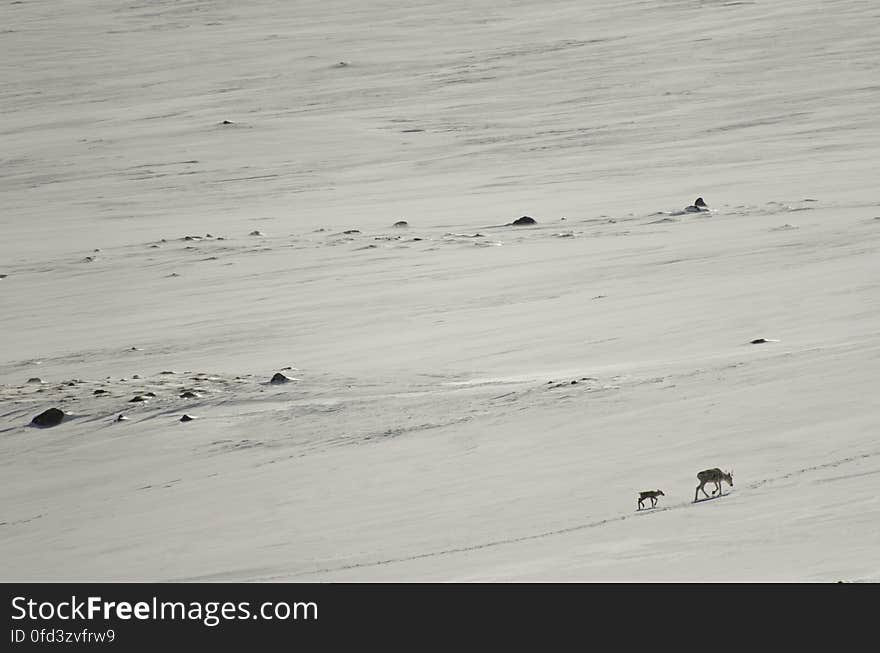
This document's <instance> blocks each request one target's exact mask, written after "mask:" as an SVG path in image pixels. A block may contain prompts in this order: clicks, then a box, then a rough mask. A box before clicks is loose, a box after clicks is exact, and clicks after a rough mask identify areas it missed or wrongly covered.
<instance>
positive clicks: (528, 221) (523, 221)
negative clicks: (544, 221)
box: [510, 215, 538, 227]
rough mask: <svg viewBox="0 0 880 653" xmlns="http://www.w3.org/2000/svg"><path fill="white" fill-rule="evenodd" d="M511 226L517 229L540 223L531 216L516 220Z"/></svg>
mask: <svg viewBox="0 0 880 653" xmlns="http://www.w3.org/2000/svg"><path fill="white" fill-rule="evenodd" d="M510 224H512V225H514V226H515V227H520V226H523V225H527V224H538V221H537V220H535V219H534V218H530V217H529V216H527V215H524V216H523V217H521V218H517V219H516V220H514V221H513V222H511V223H510Z"/></svg>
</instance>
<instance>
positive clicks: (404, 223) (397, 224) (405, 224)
mask: <svg viewBox="0 0 880 653" xmlns="http://www.w3.org/2000/svg"><path fill="white" fill-rule="evenodd" d="M391 226H392V227H396V228H398V229H402V228H403V227H408V226H409V223H408V222H407V221H406V220H399V221H397V222H395V223H394V224H393V225H391Z"/></svg>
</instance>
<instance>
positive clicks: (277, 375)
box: [269, 372, 290, 385]
mask: <svg viewBox="0 0 880 653" xmlns="http://www.w3.org/2000/svg"><path fill="white" fill-rule="evenodd" d="M289 381H290V379H289V378H288V377H286V376H284V375H283V374H282V373H281V372H275V376H273V377H272V379H271V380H270V381H269V383H272V384H273V385H277V384H279V383H287V382H289Z"/></svg>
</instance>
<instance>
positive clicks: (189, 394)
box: [180, 390, 199, 399]
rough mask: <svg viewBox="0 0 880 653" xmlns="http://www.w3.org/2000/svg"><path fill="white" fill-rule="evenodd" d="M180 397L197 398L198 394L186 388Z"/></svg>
mask: <svg viewBox="0 0 880 653" xmlns="http://www.w3.org/2000/svg"><path fill="white" fill-rule="evenodd" d="M180 398H181V399H198V398H199V395H197V394H196V393H195V392H191V391H190V390H187V391H186V392H184V393H183V394H181V395H180Z"/></svg>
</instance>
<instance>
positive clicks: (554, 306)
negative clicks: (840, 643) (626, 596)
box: [0, 0, 880, 581]
mask: <svg viewBox="0 0 880 653" xmlns="http://www.w3.org/2000/svg"><path fill="white" fill-rule="evenodd" d="M0 78H2V80H3V83H2V85H0V117H2V123H0V143H2V149H0V206H2V210H0V227H2V238H0V275H5V276H3V277H2V278H0V334H2V336H0V579H2V580H5V581H13V580H22V581H42V580H255V581H279V580H285V581H287V580H295V581H298V580H303V581H314V580H318V581H340V580H357V581H361V580H383V581H384V580H406V581H410V580H442V581H447V580H453V581H462V580H464V581H472V580H481V581H486V580H488V581H508V580H528V581H541V580H563V581H569V580H586V581H605V580H615V581H645V580H648V581H654V580H699V581H705V580H725V581H742V580H772V581H776V580H795V581H833V580H872V581H878V580H880V553H878V552H880V492H878V491H880V430H878V418H880V399H878V396H877V392H876V387H875V386H876V379H877V376H878V373H880V275H878V269H880V268H878V264H877V261H878V250H880V187H878V185H877V169H878V160H880V8H878V6H877V4H876V3H874V2H870V1H864V2H858V1H855V0H850V1H843V0H838V1H831V0H829V1H824V2H820V1H814V0H810V1H806V0H774V1H770V0H763V1H761V0H759V1H757V2H720V1H719V2H713V1H709V0H702V1H700V0H679V1H673V0H651V1H629V2H621V1H610V0H609V1H608V2H583V1H580V2H575V1H573V0H559V1H552V2H546V1H545V2H538V1H537V0H516V1H509V2H488V1H473V0H471V1H469V2H464V1H457V0H456V1H450V2H444V3H437V2H430V3H429V2H407V3H392V2H378V1H371V2H362V3H355V2H350V1H341V0H335V1H328V0H321V1H318V0H297V1H296V2H283V1H281V0H266V1H262V2H248V3H239V2H232V1H231V0H229V1H226V0H211V1H207V0H189V1H183V0H180V1H171V0H166V1H164V2H162V1H150V2H147V1H140V2H138V1H133V2H131V3H118V2H112V1H110V0H100V1H98V0H71V1H70V2H64V3H59V2H52V1H50V0H25V1H23V2H5V3H4V5H3V6H2V8H0ZM223 121H228V124H224V123H223ZM697 196H702V197H703V198H704V199H705V200H706V203H707V204H708V205H709V208H710V211H709V212H702V213H684V212H683V211H682V210H681V209H682V208H683V207H684V206H685V205H687V204H691V203H692V202H693V201H694V199H695V198H696V197H697ZM522 215H529V216H532V217H534V218H535V219H536V220H537V225H535V226H526V227H512V226H503V225H506V224H507V223H510V222H511V221H512V220H513V219H515V218H518V217H520V216H522ZM399 220H406V221H407V222H408V223H409V226H408V227H404V228H395V227H392V224H393V223H395V222H397V221H399ZM345 232H350V233H345ZM208 234H210V237H209V236H208ZM187 236H189V238H188V239H187ZM756 338H766V339H768V340H770V342H766V343H763V344H750V342H751V340H753V339H756ZM285 368H289V369H285ZM279 371H280V372H283V373H284V374H286V375H287V376H289V377H290V378H291V379H292V380H291V381H290V382H289V383H286V384H281V385H271V384H269V383H268V380H269V379H270V378H271V376H272V375H273V374H274V373H276V372H279ZM163 372H165V373H163ZM33 377H38V378H39V379H41V381H42V382H36V381H33V382H28V381H29V379H31V378H33ZM573 381H577V383H573ZM96 390H104V391H105V393H103V394H95V391H96ZM187 390H188V391H191V392H193V393H194V395H195V396H193V397H190V398H181V397H180V395H181V394H183V392H185V391H187ZM147 393H152V394H153V395H154V396H148V395H147ZM135 395H140V396H142V397H145V398H146V399H147V401H145V402H138V403H131V402H130V399H132V398H133V397H134V396H135ZM55 406H57V407H61V408H63V409H64V410H66V411H69V412H70V413H71V415H70V416H69V417H68V418H67V419H66V420H65V421H64V422H62V423H61V424H60V425H58V426H55V427H52V428H46V429H38V428H34V427H31V426H29V422H30V420H31V418H32V417H34V416H35V415H37V414H38V413H40V412H41V411H43V410H45V409H47V408H51V407H55ZM184 413H186V414H189V415H192V416H195V417H197V418H198V419H196V420H194V421H191V422H188V423H181V422H180V421H179V419H180V417H181V416H182V415H183V414H184ZM120 414H125V415H126V416H127V417H128V418H129V419H128V420H127V421H123V422H115V421H114V420H115V418H116V417H117V416H118V415H120ZM716 466H718V467H722V468H724V469H732V471H733V474H734V486H733V487H728V486H727V485H725V486H724V493H725V496H724V497H722V498H719V499H713V500H709V501H705V502H700V503H697V504H693V503H692V500H693V492H694V489H695V486H696V484H697V480H696V473H697V472H698V471H699V470H701V469H705V468H708V467H716ZM654 488H660V489H662V490H664V492H665V495H666V496H665V497H662V498H661V499H660V504H659V507H658V508H657V509H655V510H652V511H641V512H637V511H636V499H637V493H638V491H640V490H647V489H654Z"/></svg>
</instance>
